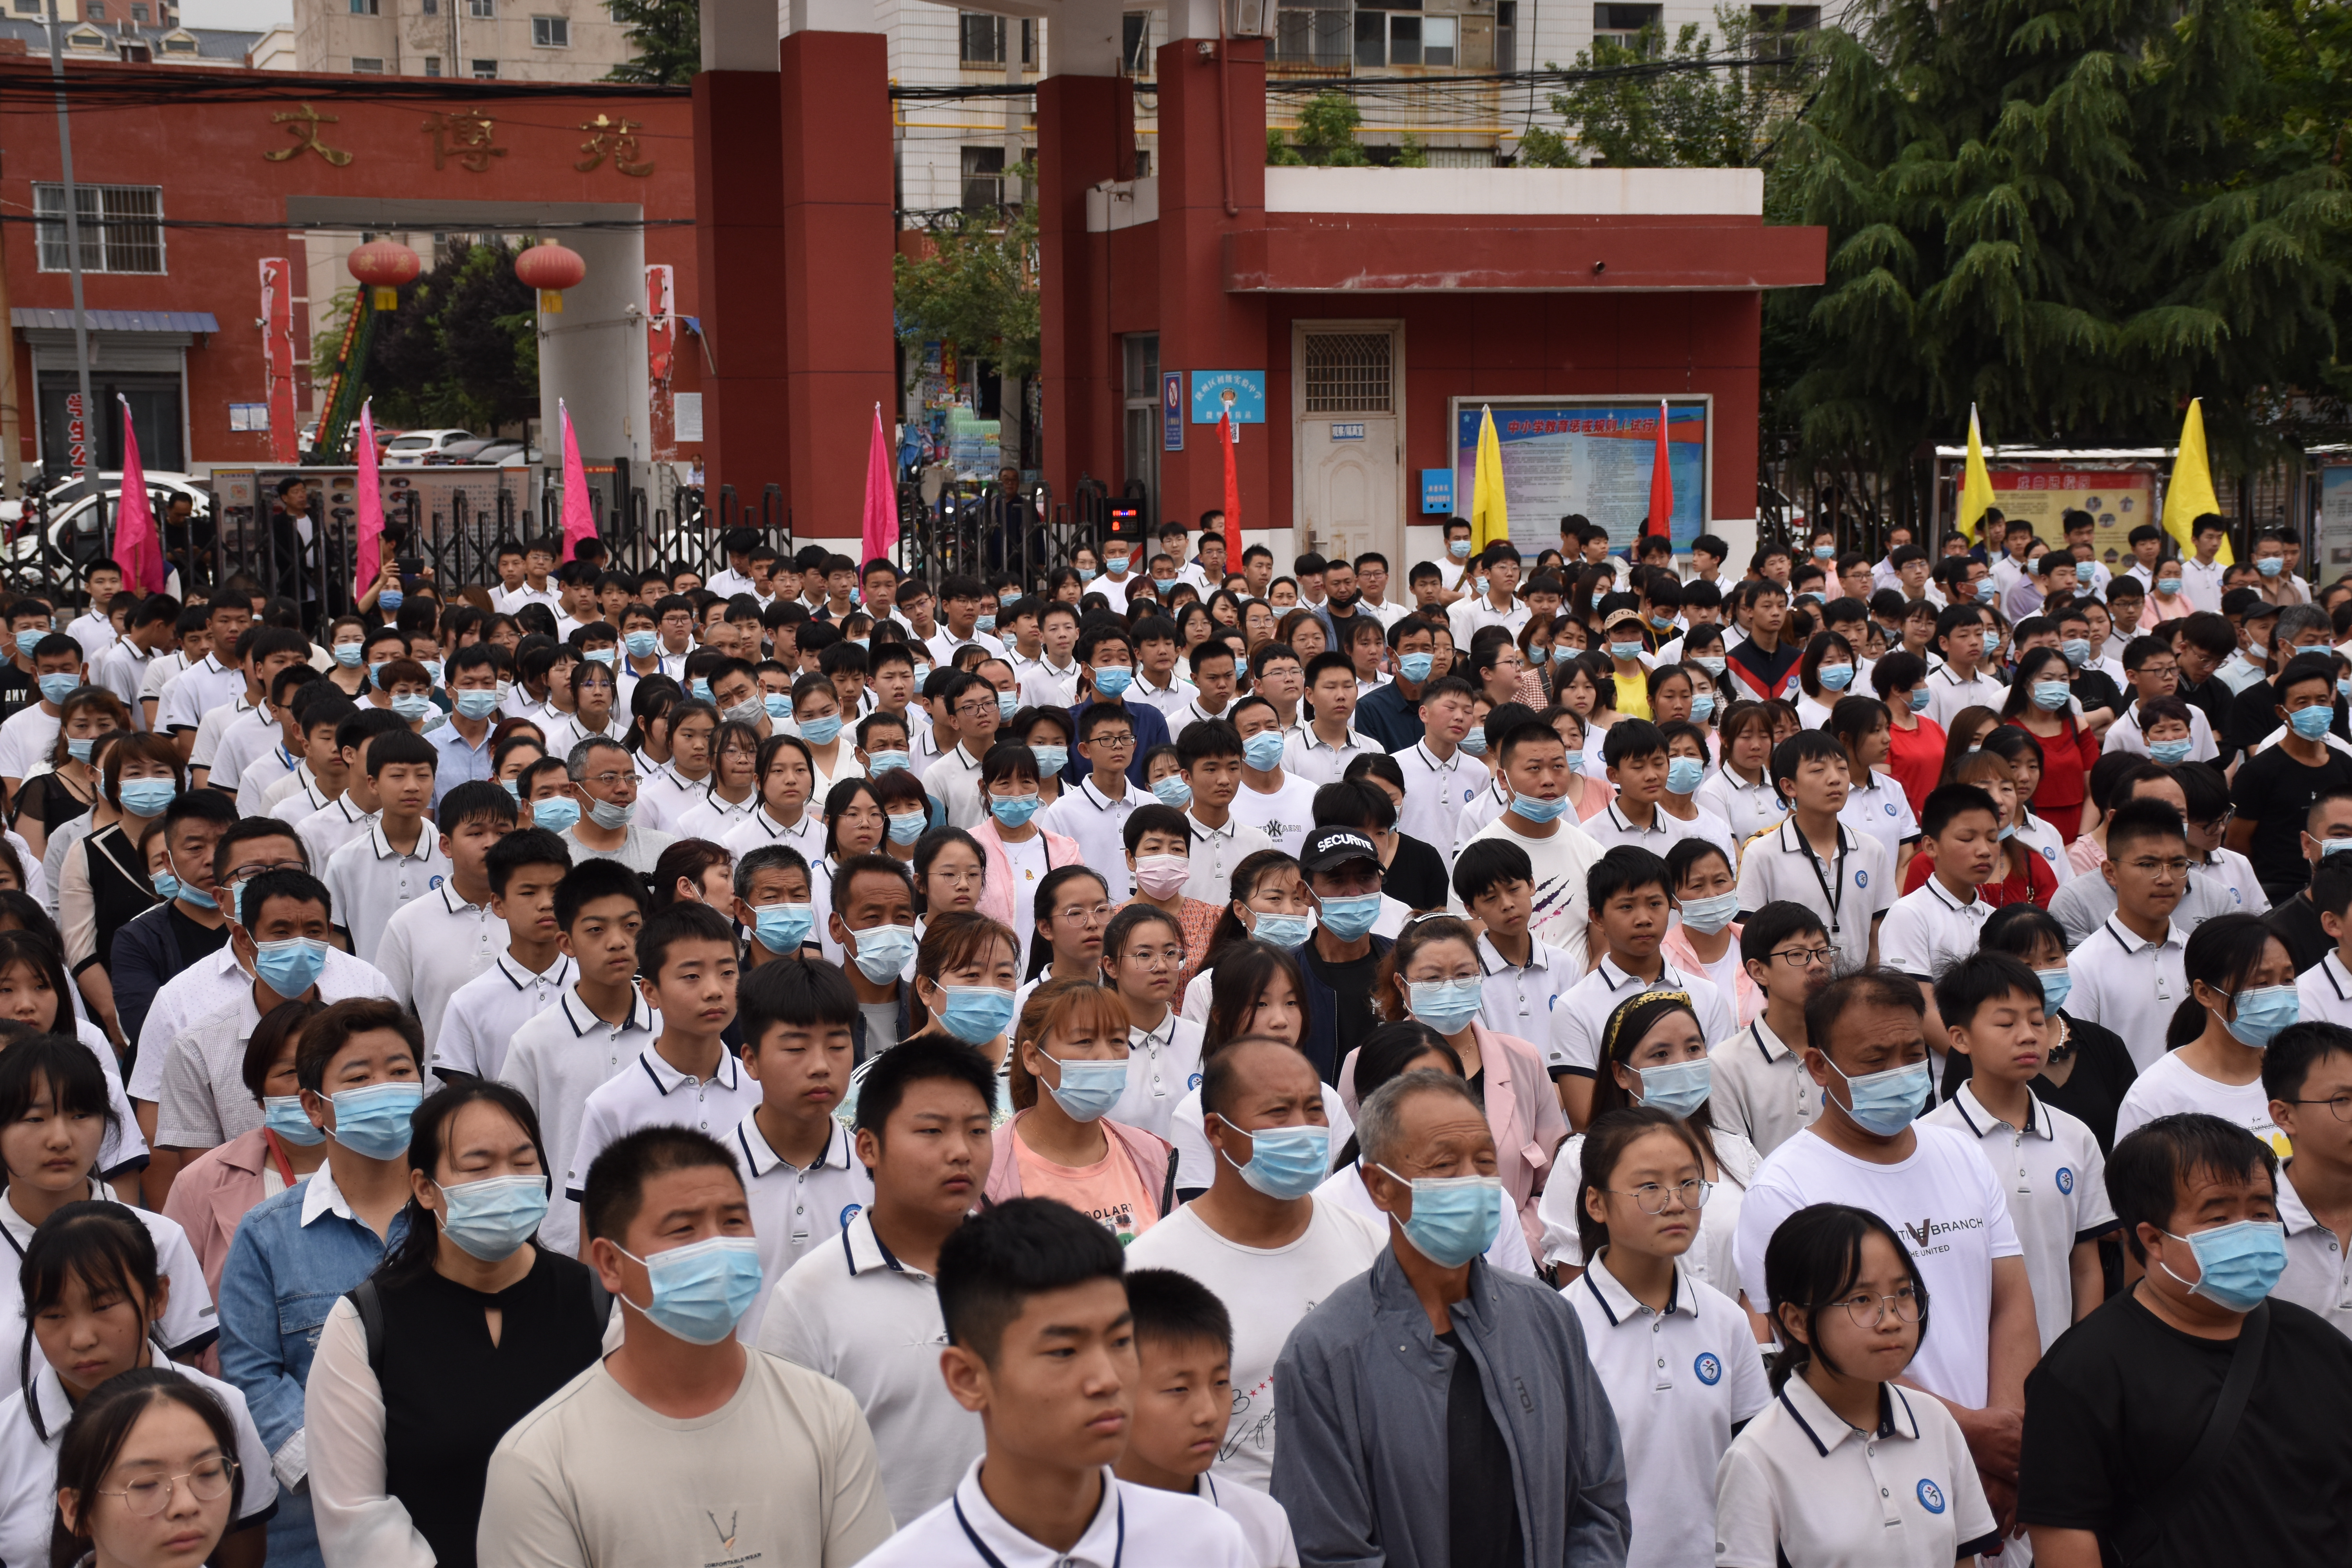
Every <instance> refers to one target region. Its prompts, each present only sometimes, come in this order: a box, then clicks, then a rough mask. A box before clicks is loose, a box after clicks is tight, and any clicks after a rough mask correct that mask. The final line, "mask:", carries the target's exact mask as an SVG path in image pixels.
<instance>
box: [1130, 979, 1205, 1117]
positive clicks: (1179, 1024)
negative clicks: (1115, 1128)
mask: <svg viewBox="0 0 2352 1568" xmlns="http://www.w3.org/2000/svg"><path fill="white" fill-rule="evenodd" d="M1204 1033H1205V1031H1204V1030H1203V1028H1202V1026H1201V1025H1199V1024H1197V1023H1195V1022H1193V1021H1192V1019H1190V1018H1186V1017H1182V1016H1179V1015H1178V1013H1177V1011H1176V1009H1175V1008H1173V1007H1171V1008H1169V1009H1168V1015H1167V1016H1165V1017H1163V1018H1161V1019H1160V1022H1159V1024H1158V1025H1157V1026H1154V1027H1152V1028H1149V1029H1139V1028H1135V1027H1133V1026H1129V1029H1128V1031H1127V1091H1126V1092H1125V1093H1123V1094H1121V1095H1120V1096H1119V1097H1118V1104H1117V1105H1114V1106H1112V1107H1111V1108H1110V1110H1109V1111H1108V1113H1107V1114H1108V1116H1109V1117H1110V1119H1111V1120H1112V1121H1117V1122H1119V1123H1121V1124H1122V1125H1124V1126H1128V1127H1140V1128H1142V1129H1143V1130H1144V1131H1147V1132H1150V1133H1154V1134H1156V1135H1157V1136H1159V1137H1161V1138H1165V1137H1167V1136H1168V1135H1169V1131H1168V1130H1169V1127H1170V1124H1171V1122H1172V1121H1174V1119H1175V1116H1176V1105H1177V1102H1178V1101H1179V1100H1182V1099H1183V1098H1184V1097H1185V1096H1186V1095H1187V1094H1190V1093H1191V1092H1192V1090H1194V1089H1198V1088H1200V1087H1201V1043H1202V1038H1203V1037H1204Z"/></svg>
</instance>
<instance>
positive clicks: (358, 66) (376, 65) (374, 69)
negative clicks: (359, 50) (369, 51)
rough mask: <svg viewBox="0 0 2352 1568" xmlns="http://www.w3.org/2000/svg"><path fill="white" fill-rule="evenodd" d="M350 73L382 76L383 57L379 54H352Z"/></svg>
mask: <svg viewBox="0 0 2352 1568" xmlns="http://www.w3.org/2000/svg"><path fill="white" fill-rule="evenodd" d="M352 75H353V76H382V75H383V58H382V57H381V56H372V55H353V56H352Z"/></svg>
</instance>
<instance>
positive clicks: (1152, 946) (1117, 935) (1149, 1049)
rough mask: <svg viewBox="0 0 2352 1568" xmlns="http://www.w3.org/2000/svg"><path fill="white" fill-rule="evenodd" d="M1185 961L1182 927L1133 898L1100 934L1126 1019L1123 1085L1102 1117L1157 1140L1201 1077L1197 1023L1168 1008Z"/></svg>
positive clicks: (1107, 976) (1107, 975)
mask: <svg viewBox="0 0 2352 1568" xmlns="http://www.w3.org/2000/svg"><path fill="white" fill-rule="evenodd" d="M1184 964H1185V946H1184V928H1183V925H1182V923H1181V921H1178V920H1177V918H1176V917H1175V916H1174V915H1171V914H1170V913H1169V912H1168V911H1167V910H1163V909H1160V908H1158V907H1156V906H1154V905H1151V904H1148V903H1145V902H1144V901H1143V900H1140V899H1138V900H1134V901H1132V902H1130V903H1129V904H1127V905H1126V906H1125V907H1123V908H1122V909H1120V910H1119V911H1118V913H1117V914H1115V915H1113V916H1112V917H1111V920H1110V924H1109V925H1108V926H1106V927H1105V928H1104V929H1103V939H1102V967H1103V978H1104V981H1105V983H1106V984H1109V985H1110V986H1112V987H1113V988H1114V989H1116V990H1117V992H1118V999H1119V1002H1120V1003H1121V1005H1124V1006H1125V1007H1126V1008H1127V1019H1128V1030H1127V1088H1126V1089H1125V1090H1124V1091H1123V1092H1122V1093H1121V1094H1120V1095H1119V1097H1118V1103H1117V1104H1116V1105H1113V1106H1112V1107H1111V1108H1110V1110H1108V1111H1107V1112H1105V1113H1104V1114H1106V1115H1107V1116H1108V1117H1109V1118H1110V1120H1111V1121H1116V1122H1118V1123H1119V1124H1120V1125H1121V1126H1124V1127H1140V1128H1142V1129H1143V1130H1144V1131H1147V1132H1150V1133H1154V1134H1156V1135H1157V1136H1159V1137H1161V1138H1165V1137H1167V1136H1168V1135H1169V1131H1168V1130H1169V1128H1170V1127H1171V1125H1172V1124H1173V1122H1174V1120H1175V1116H1176V1107H1177V1106H1178V1105H1179V1104H1180V1103H1181V1102H1182V1100H1183V1099H1184V1097H1185V1096H1186V1095H1187V1094H1188V1093H1190V1092H1191V1091H1192V1089H1194V1088H1195V1087H1197V1086H1198V1084H1199V1081H1200V1077H1201V1042H1202V1026H1201V1025H1200V1023H1199V1022H1198V1021H1196V1020H1194V1019H1191V1018H1186V1017H1182V1016H1179V1015H1178V1013H1177V1011H1176V1009H1175V1008H1174V1006H1172V1005H1171V1003H1172V1002H1173V1000H1174V998H1175V994H1176V977H1177V976H1178V975H1179V974H1181V973H1183V970H1184Z"/></svg>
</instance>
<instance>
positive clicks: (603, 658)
mask: <svg viewBox="0 0 2352 1568" xmlns="http://www.w3.org/2000/svg"><path fill="white" fill-rule="evenodd" d="M587 659H588V662H589V663H591V664H601V665H603V666H604V668H606V669H610V668H613V667H614V665H615V664H618V663H619V662H620V660H621V650H620V649H619V648H616V647H592V648H590V649H589V650H588V652H587ZM425 668H427V669H431V668H433V666H432V665H431V664H429V663H428V664H426V665H425ZM434 679H436V680H437V679H440V677H438V676H436V677H434Z"/></svg>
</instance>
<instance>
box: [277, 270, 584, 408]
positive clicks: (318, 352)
mask: <svg viewBox="0 0 2352 1568" xmlns="http://www.w3.org/2000/svg"><path fill="white" fill-rule="evenodd" d="M351 303H352V291H351V290H350V289H342V290H340V291H339V292H338V293H337V294H336V295H335V298H334V300H333V302H332V305H331V312H332V313H331V315H330V316H326V317H321V318H320V328H319V330H318V331H317V333H316V334H315V335H314V336H313V338H312V343H311V374H312V375H313V377H314V379H316V380H317V381H318V382H319V384H321V385H323V384H325V382H326V380H327V378H328V377H329V376H331V374H333V370H334V363H335V356H336V353H337V352H338V351H339V349H340V348H341V342H342V333H343V323H344V321H346V320H347V319H348V317H349V314H350V311H351ZM370 327H371V330H370V334H369V340H368V346H367V357H366V367H365V369H364V370H363V371H362V375H361V380H362V385H363V387H364V389H365V393H366V395H368V396H370V397H372V398H373V399H374V400H375V415H376V419H377V422H378V423H379V424H381V425H383V426H389V427H393V428H398V427H400V426H439V427H444V428H446V427H452V426H458V427H463V428H465V429H468V430H478V431H484V432H488V431H493V430H497V429H500V428H507V429H512V428H515V427H517V426H520V425H521V424H522V423H523V422H524V421H525V420H527V419H530V418H533V417H536V416H537V415H538V413H539V316H538V301H537V298H536V296H535V295H533V293H532V292H531V290H530V289H527V288H525V287H524V286H523V284H522V282H521V281H520V279H517V278H516V277H515V275H514V252H513V251H512V250H511V249H509V248H508V247H506V246H505V245H504V244H489V245H477V246H473V247H469V248H468V249H467V250H466V251H464V252H463V253H462V254H460V255H457V256H455V257H452V258H448V259H446V260H445V261H443V262H442V263H441V264H440V265H439V266H437V267H436V268H434V269H433V270H432V271H430V272H427V273H425V275H423V276H422V277H420V278H418V279H416V280H415V282H413V283H410V284H407V285H405V286H404V287H403V288H402V289H401V290H400V305H399V308H398V309H397V310H390V311H380V312H378V313H377V315H376V317H375V319H374V321H373V322H372V323H371V324H370Z"/></svg>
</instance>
